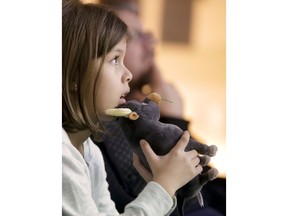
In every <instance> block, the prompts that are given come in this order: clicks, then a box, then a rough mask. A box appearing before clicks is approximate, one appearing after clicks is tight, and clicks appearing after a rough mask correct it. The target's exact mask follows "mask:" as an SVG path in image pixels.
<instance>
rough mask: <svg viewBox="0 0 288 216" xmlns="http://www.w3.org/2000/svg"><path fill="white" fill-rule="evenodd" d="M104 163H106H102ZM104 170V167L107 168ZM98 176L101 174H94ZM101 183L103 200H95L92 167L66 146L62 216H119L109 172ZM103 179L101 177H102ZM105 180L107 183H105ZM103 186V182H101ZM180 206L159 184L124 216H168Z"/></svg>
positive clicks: (149, 188)
mask: <svg viewBox="0 0 288 216" xmlns="http://www.w3.org/2000/svg"><path fill="white" fill-rule="evenodd" d="M101 163H102V162H101ZM103 166H104V164H103ZM94 174H96V175H97V173H94ZM102 174H103V175H102V177H101V178H100V179H98V180H100V182H102V183H101V184H100V189H99V188H98V189H99V190H98V193H99V195H100V196H99V199H98V200H96V201H95V200H94V199H93V196H92V189H91V188H92V185H93V182H92V184H91V178H90V175H92V173H90V172H89V169H88V166H87V165H86V162H85V161H84V159H83V157H82V156H81V154H80V153H79V152H78V151H77V150H76V149H75V147H74V146H72V144H71V143H69V142H68V143H66V142H63V144H62V215H65V216H72V215H73V216H116V215H119V213H118V212H117V210H116V208H115V205H114V202H113V201H112V200H111V198H110V192H109V190H108V184H107V181H106V172H105V170H104V173H102ZM100 176H101V175H100ZM103 178H105V179H104V181H102V180H103ZM98 183H99V182H98ZM175 206H176V199H175V198H174V199H171V197H170V196H169V195H168V193H167V192H166V191H165V190H164V189H163V188H162V187H161V186H160V185H159V184H157V183H155V182H150V183H148V184H147V186H146V187H145V188H144V190H143V191H142V192H141V193H140V194H139V195H138V197H137V198H136V199H135V200H134V201H133V202H131V203H129V204H128V205H127V206H126V208H125V211H124V213H123V214H121V215H122V216H135V215H137V216H155V215H157V216H164V215H168V214H169V213H171V212H172V211H173V210H174V208H175Z"/></svg>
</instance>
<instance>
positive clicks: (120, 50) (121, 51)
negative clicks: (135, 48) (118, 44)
mask: <svg viewBox="0 0 288 216" xmlns="http://www.w3.org/2000/svg"><path fill="white" fill-rule="evenodd" d="M113 51H114V52H120V53H123V52H124V49H121V48H116V49H113Z"/></svg>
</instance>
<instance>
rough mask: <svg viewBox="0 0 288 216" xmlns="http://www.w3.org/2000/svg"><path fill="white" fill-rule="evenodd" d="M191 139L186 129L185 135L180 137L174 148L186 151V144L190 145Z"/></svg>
mask: <svg viewBox="0 0 288 216" xmlns="http://www.w3.org/2000/svg"><path fill="white" fill-rule="evenodd" d="M189 139H190V134H189V132H188V131H184V133H183V135H182V136H181V138H180V139H179V141H178V142H177V144H176V145H175V147H174V150H181V151H184V150H185V148H186V146H187V145H188V142H189Z"/></svg>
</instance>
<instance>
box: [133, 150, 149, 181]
mask: <svg viewBox="0 0 288 216" xmlns="http://www.w3.org/2000/svg"><path fill="white" fill-rule="evenodd" d="M133 166H134V167H135V169H136V170H137V171H138V173H139V174H140V175H141V176H142V178H143V179H144V180H145V181H146V182H149V181H151V179H152V173H151V172H150V171H149V170H148V169H146V168H145V167H144V165H143V164H142V163H141V161H140V158H139V157H138V155H137V154H135V153H133Z"/></svg>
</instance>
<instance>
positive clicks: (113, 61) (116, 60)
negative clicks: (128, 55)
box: [111, 56, 119, 65]
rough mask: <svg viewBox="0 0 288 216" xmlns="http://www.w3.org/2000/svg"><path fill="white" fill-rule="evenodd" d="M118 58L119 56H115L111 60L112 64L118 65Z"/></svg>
mask: <svg viewBox="0 0 288 216" xmlns="http://www.w3.org/2000/svg"><path fill="white" fill-rule="evenodd" d="M118 59H119V56H115V57H114V58H113V59H112V61H111V62H112V64H115V65H118V63H119V61H118Z"/></svg>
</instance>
